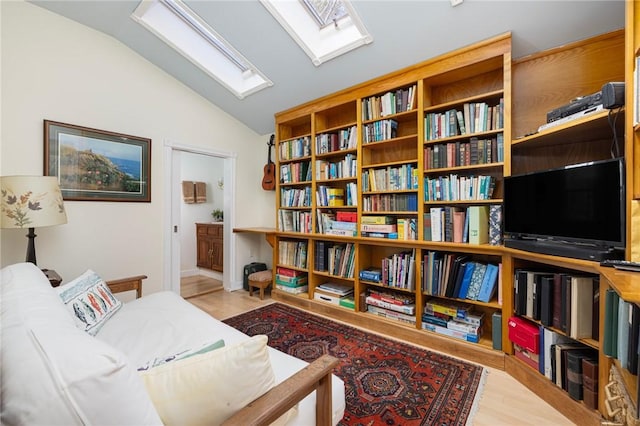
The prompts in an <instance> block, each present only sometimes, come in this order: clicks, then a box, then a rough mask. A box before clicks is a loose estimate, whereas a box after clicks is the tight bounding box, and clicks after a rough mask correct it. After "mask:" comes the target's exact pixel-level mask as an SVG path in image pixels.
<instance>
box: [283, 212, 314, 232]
mask: <svg viewBox="0 0 640 426" xmlns="http://www.w3.org/2000/svg"><path fill="white" fill-rule="evenodd" d="M278 230H279V231H282V232H300V233H303V234H310V233H311V212H308V211H298V210H287V209H279V210H278Z"/></svg>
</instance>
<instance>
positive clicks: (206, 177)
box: [180, 152, 224, 279]
mask: <svg viewBox="0 0 640 426" xmlns="http://www.w3.org/2000/svg"><path fill="white" fill-rule="evenodd" d="M180 175H181V180H184V181H199V182H205V183H206V186H207V201H206V202H205V203H197V204H186V203H184V202H183V203H181V204H180V222H181V223H182V232H181V233H180V271H181V276H183V277H185V276H190V275H195V274H197V273H198V267H197V266H196V260H197V253H196V251H197V250H196V225H195V224H196V223H208V222H211V221H213V218H212V217H211V212H212V211H213V210H215V209H220V210H222V209H223V204H222V201H223V200H224V198H223V191H222V189H221V188H219V187H218V179H222V178H223V175H224V159H222V158H217V157H213V156H208V155H203V154H194V153H191V152H182V153H180ZM205 272H206V271H205ZM211 272H212V274H213V275H211V274H207V275H211V276H215V278H218V279H221V276H222V274H219V273H217V272H214V271H211Z"/></svg>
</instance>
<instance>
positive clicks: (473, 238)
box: [467, 206, 489, 244]
mask: <svg viewBox="0 0 640 426" xmlns="http://www.w3.org/2000/svg"><path fill="white" fill-rule="evenodd" d="M467 216H469V244H486V243H488V242H489V206H469V207H468V210H467Z"/></svg>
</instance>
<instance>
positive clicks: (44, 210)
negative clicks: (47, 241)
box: [0, 176, 67, 265]
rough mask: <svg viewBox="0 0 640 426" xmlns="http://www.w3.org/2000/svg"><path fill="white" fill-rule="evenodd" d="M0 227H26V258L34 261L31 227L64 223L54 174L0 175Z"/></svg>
mask: <svg viewBox="0 0 640 426" xmlns="http://www.w3.org/2000/svg"><path fill="white" fill-rule="evenodd" d="M0 190H1V191H2V192H1V195H2V203H1V206H2V212H1V213H2V216H0V217H1V221H0V227H1V228H29V233H28V234H27V238H28V239H29V242H28V244H27V257H26V261H27V262H31V263H33V264H34V265H35V264H36V247H35V242H34V239H35V237H36V234H35V232H34V231H35V228H40V227H43V226H53V225H61V224H63V223H67V214H66V213H65V211H64V203H63V201H62V192H61V191H60V187H59V186H58V178H57V177H55V176H1V177H0Z"/></svg>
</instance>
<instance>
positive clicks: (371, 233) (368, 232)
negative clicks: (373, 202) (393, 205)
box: [360, 216, 398, 240]
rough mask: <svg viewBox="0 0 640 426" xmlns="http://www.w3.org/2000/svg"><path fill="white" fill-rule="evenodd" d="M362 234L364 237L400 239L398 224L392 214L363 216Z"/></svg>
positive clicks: (361, 222)
mask: <svg viewBox="0 0 640 426" xmlns="http://www.w3.org/2000/svg"><path fill="white" fill-rule="evenodd" d="M360 234H361V235H362V236H363V237H375V238H389V239H393V240H397V239H398V225H397V224H396V219H395V218H394V217H392V216H362V218H361V219H360Z"/></svg>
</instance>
